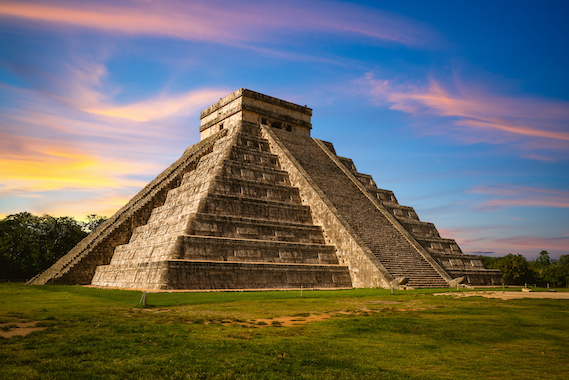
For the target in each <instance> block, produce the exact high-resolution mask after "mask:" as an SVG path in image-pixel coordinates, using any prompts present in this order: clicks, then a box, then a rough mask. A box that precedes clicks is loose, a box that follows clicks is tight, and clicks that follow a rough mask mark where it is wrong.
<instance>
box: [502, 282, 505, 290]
mask: <svg viewBox="0 0 569 380" xmlns="http://www.w3.org/2000/svg"><path fill="white" fill-rule="evenodd" d="M502 290H506V285H504V283H503V282H502Z"/></svg>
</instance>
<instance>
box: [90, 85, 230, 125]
mask: <svg viewBox="0 0 569 380" xmlns="http://www.w3.org/2000/svg"><path fill="white" fill-rule="evenodd" d="M229 93H231V91H230V90H228V89H225V90H222V89H200V90H197V91H188V92H186V93H183V94H175V95H171V94H162V95H160V96H157V97H154V98H152V99H146V100H143V101H140V102H136V103H131V104H128V105H116V104H114V105H95V106H91V107H85V108H84V109H83V110H84V111H86V112H89V113H93V114H98V115H104V116H112V117H120V118H124V119H129V120H134V121H149V120H156V119H163V118H165V117H169V116H172V115H178V114H180V113H183V114H184V115H188V114H192V113H197V112H199V111H201V110H202V109H203V108H205V107H207V106H208V105H210V104H211V103H213V102H212V99H216V98H220V97H223V96H226V95H227V94H229Z"/></svg>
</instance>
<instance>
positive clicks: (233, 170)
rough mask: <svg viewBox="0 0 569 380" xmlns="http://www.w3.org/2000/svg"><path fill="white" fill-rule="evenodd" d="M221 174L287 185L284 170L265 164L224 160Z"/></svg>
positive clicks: (287, 179)
mask: <svg viewBox="0 0 569 380" xmlns="http://www.w3.org/2000/svg"><path fill="white" fill-rule="evenodd" d="M222 170H223V171H222V174H221V175H222V176H224V177H227V178H242V179H247V180H250V181H255V182H259V183H267V184H273V185H283V186H289V185H290V181H289V178H288V173H287V172H285V171H284V170H280V169H274V168H269V167H267V166H259V165H253V164H249V163H244V162H241V161H234V160H226V161H225V162H224V163H223V169H222Z"/></svg>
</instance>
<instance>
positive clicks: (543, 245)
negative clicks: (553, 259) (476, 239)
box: [495, 236, 569, 255]
mask: <svg viewBox="0 0 569 380" xmlns="http://www.w3.org/2000/svg"><path fill="white" fill-rule="evenodd" d="M495 242H496V243H497V244H499V245H501V246H507V247H518V248H519V247H523V248H524V249H528V248H533V249H535V251H536V255H537V253H539V252H540V251H542V250H559V251H565V252H567V251H569V237H554V238H542V237H535V236H515V237H509V238H504V239H496V240H495Z"/></svg>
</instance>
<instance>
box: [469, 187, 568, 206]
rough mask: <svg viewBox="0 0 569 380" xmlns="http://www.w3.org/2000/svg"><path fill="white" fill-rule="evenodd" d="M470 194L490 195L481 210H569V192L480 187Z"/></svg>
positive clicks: (528, 188) (532, 188) (527, 188)
mask: <svg viewBox="0 0 569 380" xmlns="http://www.w3.org/2000/svg"><path fill="white" fill-rule="evenodd" d="M468 192H470V193H473V194H485V195H490V196H491V197H492V199H490V200H486V201H484V202H483V203H482V204H481V205H480V206H479V208H481V209H498V208H504V207H516V206H519V207H561V208H569V191H565V190H553V189H543V188H536V187H526V186H500V187H497V186H496V187H492V186H484V185H478V186H476V187H474V188H472V189H470V190H469V191H468Z"/></svg>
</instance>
